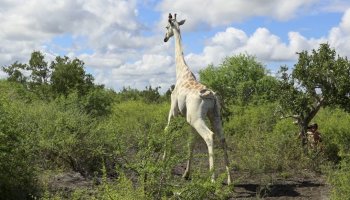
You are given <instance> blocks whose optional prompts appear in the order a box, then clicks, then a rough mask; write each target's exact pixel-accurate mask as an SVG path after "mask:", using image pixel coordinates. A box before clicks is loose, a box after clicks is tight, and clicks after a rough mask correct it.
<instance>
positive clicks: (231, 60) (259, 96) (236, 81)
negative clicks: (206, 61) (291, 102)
mask: <svg viewBox="0 0 350 200" xmlns="http://www.w3.org/2000/svg"><path fill="white" fill-rule="evenodd" d="M199 74H200V80H201V82H202V83H204V84H205V85H207V86H208V87H210V88H211V89H213V90H214V91H215V92H216V93H218V94H219V96H220V98H221V101H222V103H223V108H224V112H223V114H224V116H226V117H227V116H228V115H229V114H230V113H229V112H228V110H227V108H226V107H227V105H229V104H237V105H247V104H250V103H254V104H259V103H264V102H266V101H275V99H277V95H276V94H277V93H275V92H274V91H275V88H277V85H278V81H277V80H276V79H275V78H274V77H272V76H269V75H268V71H267V70H266V69H265V67H264V66H263V65H262V64H261V63H260V62H258V61H257V60H256V59H255V57H253V56H249V55H244V54H240V55H237V56H232V57H227V58H226V59H225V60H224V62H223V63H222V64H220V65H219V66H218V67H214V66H213V65H209V66H208V67H207V68H205V69H204V70H201V71H200V72H199Z"/></svg>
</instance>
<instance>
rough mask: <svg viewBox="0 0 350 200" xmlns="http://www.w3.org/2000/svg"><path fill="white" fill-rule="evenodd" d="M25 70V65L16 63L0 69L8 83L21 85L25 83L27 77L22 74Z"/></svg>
mask: <svg viewBox="0 0 350 200" xmlns="http://www.w3.org/2000/svg"><path fill="white" fill-rule="evenodd" d="M25 69H26V65H25V64H22V63H19V62H17V61H16V62H15V63H13V64H11V65H9V66H7V67H5V66H4V67H2V70H3V71H4V72H5V73H7V75H8V78H7V80H8V81H14V82H19V83H22V84H24V83H26V82H27V77H25V76H24V74H23V71H24V70H25Z"/></svg>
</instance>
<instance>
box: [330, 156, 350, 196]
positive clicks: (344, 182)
mask: <svg viewBox="0 0 350 200" xmlns="http://www.w3.org/2000/svg"><path fill="white" fill-rule="evenodd" d="M329 181H330V182H331V184H332V186H333V187H332V193H331V198H332V199H336V200H341V199H349V197H350V160H349V157H347V158H346V159H344V160H343V161H342V162H341V164H340V166H339V169H337V170H335V171H334V172H331V173H330V176H329Z"/></svg>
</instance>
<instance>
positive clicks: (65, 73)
mask: <svg viewBox="0 0 350 200" xmlns="http://www.w3.org/2000/svg"><path fill="white" fill-rule="evenodd" d="M51 68H52V69H53V72H52V76H51V84H52V90H53V91H54V93H55V94H57V95H65V96H67V95H68V94H69V93H70V92H72V91H77V92H78V93H79V95H85V94H87V92H88V91H89V90H90V89H91V88H92V87H93V85H94V84H93V80H94V79H93V77H92V76H91V75H90V74H86V73H85V70H84V62H83V61H81V60H79V59H77V58H75V59H73V60H71V59H69V58H68V57H67V56H65V57H63V58H62V57H56V59H55V61H53V62H52V63H51Z"/></svg>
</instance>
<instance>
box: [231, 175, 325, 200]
mask: <svg viewBox="0 0 350 200" xmlns="http://www.w3.org/2000/svg"><path fill="white" fill-rule="evenodd" d="M235 176H236V177H237V178H239V179H240V181H239V182H238V183H236V184H235V185H234V196H233V197H232V198H231V199H257V198H261V199H273V200H282V199H312V200H326V199H329V196H330V187H329V185H327V184H326V183H325V178H324V177H321V176H319V175H315V174H311V173H310V174H308V175H307V176H305V175H302V176H296V177H295V176H294V177H288V178H277V177H273V176H274V175H273V174H271V175H269V177H272V178H271V179H270V181H268V179H269V178H266V174H264V175H262V176H263V178H261V176H260V177H259V176H256V175H255V177H251V176H245V175H242V174H236V175H235ZM239 176H241V177H239ZM242 177H245V178H244V179H242Z"/></svg>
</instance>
